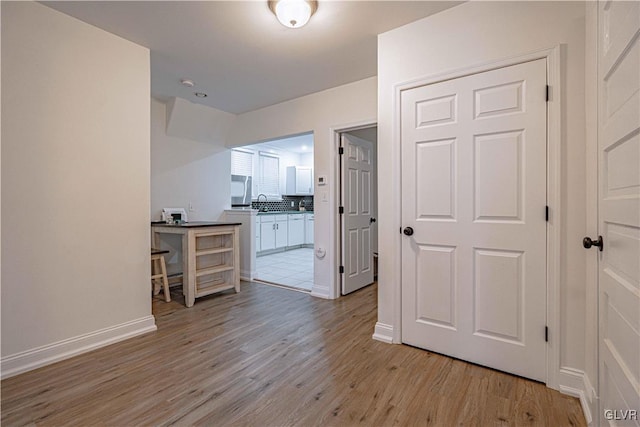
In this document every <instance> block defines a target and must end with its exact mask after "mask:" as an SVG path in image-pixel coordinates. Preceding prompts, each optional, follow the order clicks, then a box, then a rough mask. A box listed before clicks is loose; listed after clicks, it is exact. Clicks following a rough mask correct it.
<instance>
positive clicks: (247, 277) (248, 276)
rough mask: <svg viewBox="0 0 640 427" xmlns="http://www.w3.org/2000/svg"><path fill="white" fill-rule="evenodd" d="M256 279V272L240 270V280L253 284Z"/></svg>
mask: <svg viewBox="0 0 640 427" xmlns="http://www.w3.org/2000/svg"><path fill="white" fill-rule="evenodd" d="M255 277H256V275H255V272H253V271H247V270H240V280H244V281H245V282H251V281H252V280H253V279H254V278H255Z"/></svg>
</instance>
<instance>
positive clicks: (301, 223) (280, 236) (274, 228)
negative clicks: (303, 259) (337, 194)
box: [256, 214, 313, 252]
mask: <svg viewBox="0 0 640 427" xmlns="http://www.w3.org/2000/svg"><path fill="white" fill-rule="evenodd" d="M311 221H312V222H311V241H310V242H309V231H308V229H307V227H308V224H309V214H279V215H278V214H274V215H260V216H258V217H257V218H256V251H257V252H262V251H269V250H273V249H282V248H286V247H292V246H300V245H304V244H307V243H313V214H311Z"/></svg>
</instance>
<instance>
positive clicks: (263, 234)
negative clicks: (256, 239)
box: [260, 218, 276, 251]
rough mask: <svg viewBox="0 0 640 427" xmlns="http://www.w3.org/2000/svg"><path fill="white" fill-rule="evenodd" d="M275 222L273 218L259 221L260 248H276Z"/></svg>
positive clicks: (264, 249)
mask: <svg viewBox="0 0 640 427" xmlns="http://www.w3.org/2000/svg"><path fill="white" fill-rule="evenodd" d="M275 227H276V223H275V222H274V221H273V218H271V219H270V220H268V219H266V220H265V219H263V220H262V221H260V250H261V251H266V250H269V249H275V248H276V229H275Z"/></svg>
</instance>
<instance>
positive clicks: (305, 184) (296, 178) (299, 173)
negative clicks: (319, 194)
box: [285, 166, 313, 195]
mask: <svg viewBox="0 0 640 427" xmlns="http://www.w3.org/2000/svg"><path fill="white" fill-rule="evenodd" d="M286 190H287V191H286V193H285V194H287V195H310V194H313V169H312V168H310V167H306V166H288V167H287V188H286Z"/></svg>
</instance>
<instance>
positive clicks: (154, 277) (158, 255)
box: [151, 248, 171, 302]
mask: <svg viewBox="0 0 640 427" xmlns="http://www.w3.org/2000/svg"><path fill="white" fill-rule="evenodd" d="M168 253H169V251H163V250H161V249H153V248H151V285H152V286H153V295H158V294H159V293H160V280H162V286H163V288H164V300H165V301H166V302H170V301H171V295H170V294H169V279H168V278H167V265H166V264H165V262H164V254H168ZM156 262H159V264H160V272H159V273H156V274H154V273H153V270H154V267H155V264H156Z"/></svg>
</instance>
